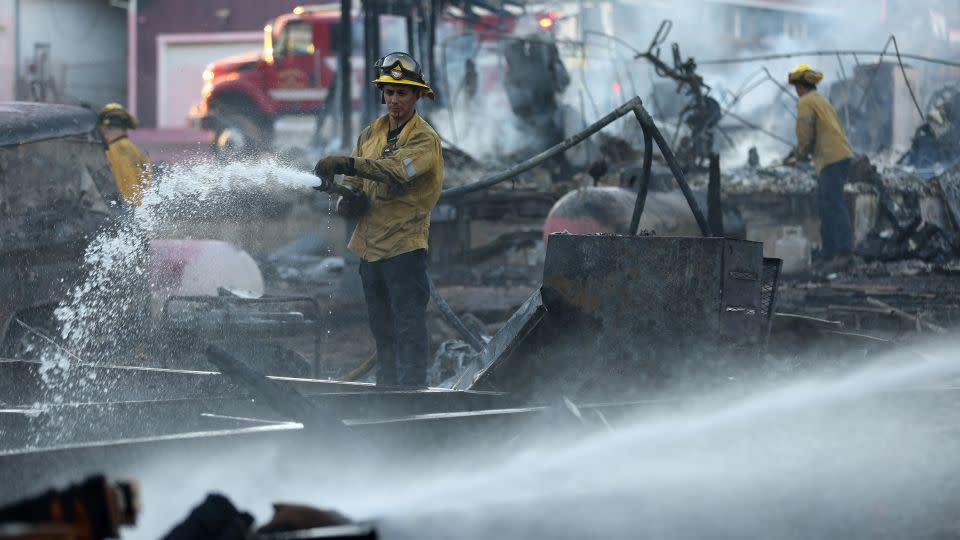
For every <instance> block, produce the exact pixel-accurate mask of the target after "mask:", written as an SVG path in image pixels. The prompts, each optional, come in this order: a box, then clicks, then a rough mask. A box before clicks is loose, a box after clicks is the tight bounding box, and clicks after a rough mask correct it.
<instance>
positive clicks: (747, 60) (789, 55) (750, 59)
mask: <svg viewBox="0 0 960 540" xmlns="http://www.w3.org/2000/svg"><path fill="white" fill-rule="evenodd" d="M860 54H863V55H876V54H882V53H881V52H878V51H861V50H845V49H830V50H818V51H798V52H790V53H779V54H765V55H760V56H742V57H740V58H714V59H710V60H698V61H697V65H700V66H719V65H725V64H748V63H750V62H763V61H765V60H781V59H784V58H795V57H797V56H835V55H842V56H848V55H849V56H853V57H854V59H855V61H856V62H857V64H858V65H859V63H860V59H859V57H858V56H857V55H860ZM901 56H902V57H903V58H907V59H909V60H917V61H920V62H929V63H931V64H940V65H943V66H950V67H960V62H952V61H950V60H944V59H942V58H933V57H930V56H921V55H919V54H910V53H903V54H901Z"/></svg>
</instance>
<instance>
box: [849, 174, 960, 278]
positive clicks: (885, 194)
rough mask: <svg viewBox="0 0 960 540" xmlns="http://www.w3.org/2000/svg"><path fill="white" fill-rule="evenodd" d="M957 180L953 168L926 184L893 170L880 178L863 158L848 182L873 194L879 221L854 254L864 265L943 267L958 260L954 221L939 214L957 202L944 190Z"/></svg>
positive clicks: (958, 247)
mask: <svg viewBox="0 0 960 540" xmlns="http://www.w3.org/2000/svg"><path fill="white" fill-rule="evenodd" d="M888 171H890V172H893V171H897V172H898V173H899V174H888ZM958 176H960V175H958V174H957V169H956V168H954V169H952V170H951V171H948V172H947V173H944V174H943V175H942V176H941V177H937V178H935V179H933V180H931V181H928V182H924V181H923V180H921V179H920V178H919V177H917V176H915V175H910V174H904V171H902V170H899V171H898V170H897V169H896V168H892V169H886V170H885V171H884V174H880V173H879V172H878V171H877V168H876V167H875V166H874V165H872V164H870V162H869V160H867V158H865V157H863V156H858V157H857V158H856V159H855V160H854V162H853V165H852V167H851V172H850V180H851V182H854V183H856V185H858V186H860V187H861V189H872V190H873V192H874V193H876V195H877V218H876V222H875V224H874V226H873V229H872V230H871V231H870V232H869V233H868V234H867V236H866V238H865V239H864V240H863V241H862V242H860V244H859V245H858V246H857V247H856V252H857V254H858V255H860V256H861V257H863V258H864V259H866V260H868V261H899V260H909V259H918V260H922V261H927V262H933V263H946V262H948V261H950V260H952V259H954V258H956V256H957V255H958V254H960V242H958V237H957V234H956V233H957V228H956V221H953V220H951V219H944V218H945V216H943V213H944V210H946V209H949V208H950V207H951V201H956V200H957V199H956V198H955V197H954V198H951V197H948V196H947V193H946V191H945V190H944V189H943V188H942V185H944V184H946V185H953V182H951V180H952V179H954V178H957V177H958ZM954 206H955V204H954Z"/></svg>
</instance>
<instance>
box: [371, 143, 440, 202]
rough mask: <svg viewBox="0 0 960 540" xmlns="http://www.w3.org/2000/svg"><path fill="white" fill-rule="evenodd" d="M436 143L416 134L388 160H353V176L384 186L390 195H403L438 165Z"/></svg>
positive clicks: (387, 158)
mask: <svg viewBox="0 0 960 540" xmlns="http://www.w3.org/2000/svg"><path fill="white" fill-rule="evenodd" d="M438 144H439V143H438V142H437V140H436V139H435V138H434V137H432V136H431V135H430V134H429V133H426V132H419V133H415V134H413V135H412V136H411V137H410V140H409V141H407V143H406V144H404V145H403V146H402V147H400V148H398V149H397V151H396V152H395V153H394V154H393V155H391V156H390V157H386V158H383V159H369V158H359V157H358V158H355V159H354V168H355V172H356V175H357V176H360V177H362V178H366V179H368V180H373V181H374V182H382V183H385V184H387V186H388V187H389V189H390V190H391V191H393V192H403V191H404V190H406V189H407V187H409V184H410V182H411V181H413V180H414V179H416V178H418V177H420V176H422V175H424V174H426V173H428V172H430V171H432V170H433V168H434V167H436V166H437V154H438V153H439V149H438V148H437V146H438Z"/></svg>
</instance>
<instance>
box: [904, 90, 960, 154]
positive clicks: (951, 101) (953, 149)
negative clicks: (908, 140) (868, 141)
mask: <svg viewBox="0 0 960 540" xmlns="http://www.w3.org/2000/svg"><path fill="white" fill-rule="evenodd" d="M957 148H960V87H958V86H949V87H946V88H943V89H941V90H940V91H939V92H937V93H936V94H935V95H934V96H933V98H932V99H931V105H930V108H929V110H928V111H927V115H926V122H924V123H923V124H922V125H921V126H920V127H919V128H917V132H916V134H915V135H914V136H913V142H912V144H911V146H910V150H909V151H908V152H907V153H906V154H904V156H903V158H901V160H900V162H901V163H903V164H905V165H911V166H913V167H936V166H937V165H941V164H950V163H953V162H955V161H956V159H957V156H956V153H957Z"/></svg>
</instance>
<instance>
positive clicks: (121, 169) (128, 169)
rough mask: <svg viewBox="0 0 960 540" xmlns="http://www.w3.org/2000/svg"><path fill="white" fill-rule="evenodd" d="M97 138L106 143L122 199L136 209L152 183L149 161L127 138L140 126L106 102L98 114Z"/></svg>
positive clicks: (115, 105)
mask: <svg viewBox="0 0 960 540" xmlns="http://www.w3.org/2000/svg"><path fill="white" fill-rule="evenodd" d="M97 118H98V120H99V126H98V127H99V129H100V135H102V136H103V140H104V142H106V143H107V159H109V160H110V169H111V171H113V177H114V179H116V181H117V189H119V190H120V195H122V196H123V198H124V200H126V201H127V202H128V203H130V204H131V205H132V206H139V205H140V202H141V201H142V200H143V192H144V191H146V190H147V189H148V188H149V187H150V185H151V184H152V183H153V171H152V170H151V167H150V159H149V158H148V157H147V155H146V154H144V153H143V152H141V151H140V149H139V148H137V145H135V144H133V141H131V140H130V139H129V137H127V130H128V129H136V128H137V126H138V125H140V123H139V122H138V121H137V118H136V117H135V116H133V115H132V114H130V111H128V110H127V109H125V108H124V107H123V106H122V105H120V104H119V103H107V104H106V105H104V106H103V108H102V109H100V113H99V114H98V115H97Z"/></svg>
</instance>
